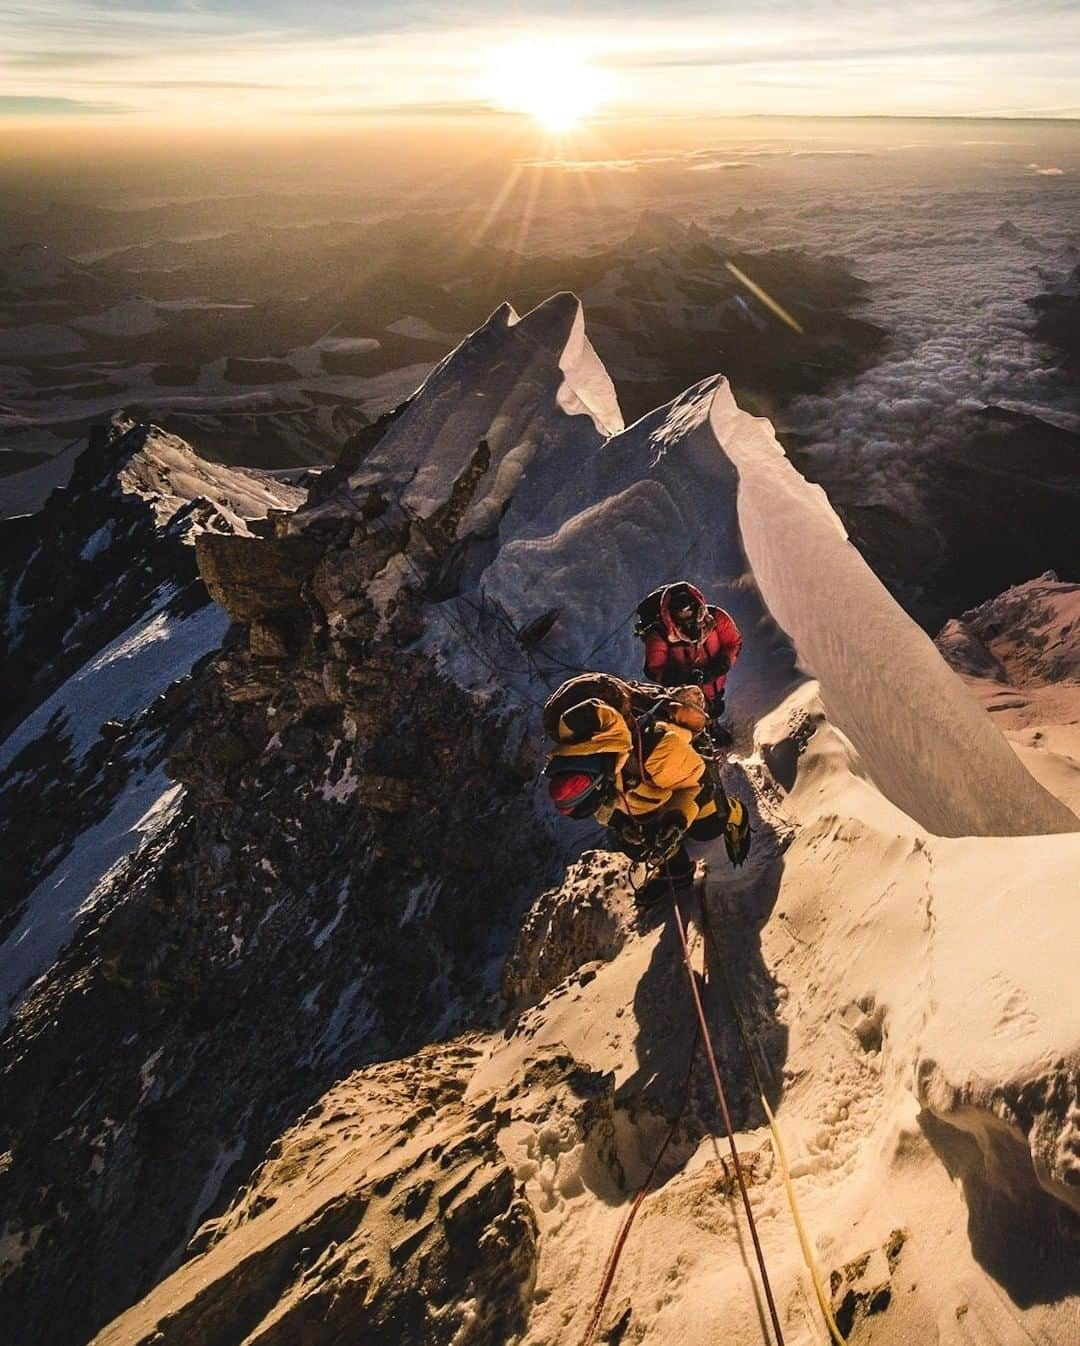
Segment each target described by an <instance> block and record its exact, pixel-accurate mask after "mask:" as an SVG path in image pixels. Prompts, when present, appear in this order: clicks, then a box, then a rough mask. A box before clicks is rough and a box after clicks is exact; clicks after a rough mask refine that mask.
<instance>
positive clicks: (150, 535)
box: [0, 417, 301, 1015]
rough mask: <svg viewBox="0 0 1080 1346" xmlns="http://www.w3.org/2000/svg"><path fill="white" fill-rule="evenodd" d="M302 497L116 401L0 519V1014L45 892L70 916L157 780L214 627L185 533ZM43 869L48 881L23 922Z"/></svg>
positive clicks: (32, 969) (18, 984) (210, 529)
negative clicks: (131, 417)
mask: <svg viewBox="0 0 1080 1346" xmlns="http://www.w3.org/2000/svg"><path fill="white" fill-rule="evenodd" d="M300 498H301V495H300V492H299V491H297V490H296V489H295V488H294V487H291V486H288V485H286V484H284V483H282V482H278V481H276V480H274V479H272V478H269V477H267V476H265V475H259V474H248V473H244V472H237V471H230V470H228V469H222V468H218V467H215V466H214V465H212V464H210V463H207V462H205V461H204V460H202V459H200V458H199V457H198V455H197V454H196V453H195V452H194V451H193V450H192V449H191V448H190V446H188V445H186V444H184V443H183V442H182V441H180V440H177V439H175V438H174V437H172V436H169V435H166V434H164V432H162V431H161V430H160V429H158V428H157V427H155V426H148V425H133V424H132V423H131V422H130V421H128V420H126V419H125V418H122V417H117V418H115V419H114V421H113V422H112V424H110V425H109V426H102V427H99V428H98V432H97V433H95V434H94V435H93V436H92V437H91V442H90V443H89V445H88V446H87V448H86V449H85V450H84V452H83V453H82V454H81V455H80V456H79V457H78V458H77V459H76V460H75V465H74V471H73V475H72V480H71V484H70V485H69V486H68V487H67V488H66V489H64V490H58V491H55V492H54V493H53V495H52V496H51V497H50V499H49V500H48V501H47V503H46V504H45V506H44V508H43V509H42V510H41V511H40V512H38V513H37V514H34V515H30V516H27V517H23V518H16V519H12V520H8V521H6V522H5V523H4V524H3V525H0V549H2V557H0V611H2V612H3V616H4V620H5V624H6V628H7V637H8V639H7V641H6V644H5V645H4V647H3V651H2V654H0V688H2V691H0V721H3V720H4V719H6V721H7V723H6V724H4V723H2V722H0V848H2V851H3V854H4V857H5V883H4V885H3V896H2V899H0V939H7V938H8V937H11V938H12V940H13V943H14V945H15V946H17V947H15V949H14V951H13V949H12V948H8V949H5V951H4V956H3V959H2V960H0V968H2V971H0V1015H2V1014H3V1013H4V1012H5V1011H6V1008H7V1001H8V998H9V996H11V995H12V994H14V993H16V992H18V991H19V990H21V989H22V983H23V982H25V980H26V979H27V976H29V977H32V976H35V975H37V973H38V972H41V971H44V968H45V966H46V965H47V962H48V958H47V956H46V955H45V953H44V952H43V954H42V957H41V958H34V957H32V958H31V959H30V961H29V963H27V964H26V966H25V967H23V966H22V962H23V960H22V959H21V958H20V956H19V954H20V950H23V951H25V950H26V949H27V948H28V947H30V946H33V945H34V942H35V939H36V938H37V937H38V935H39V934H40V932H41V930H42V928H43V927H45V926H48V925H49V922H50V920H52V921H53V922H54V924H55V925H56V926H57V929H56V933H55V936H54V938H53V943H54V945H55V947H56V948H59V946H60V944H61V943H62V942H63V938H64V935H65V931H64V930H63V929H61V928H59V927H60V926H61V925H63V922H62V921H61V922H57V921H56V915H57V912H56V907H57V905H58V904H59V905H60V906H65V905H66V907H67V909H68V911H69V912H70V915H71V917H72V918H73V917H74V913H75V911H76V909H77V908H78V905H79V903H80V902H81V901H82V900H84V899H87V898H89V897H90V895H91V890H92V889H93V887H94V884H95V882H96V876H97V874H100V873H104V872H105V870H107V868H108V866H109V864H110V863H111V861H112V859H113V858H117V859H118V858H119V857H120V856H121V855H122V854H124V853H126V851H128V850H131V849H133V848H134V845H135V840H134V838H135V837H136V836H137V834H138V833H137V829H138V824H139V820H140V817H141V816H142V815H143V814H144V812H145V811H146V809H148V808H149V807H150V806H151V804H152V803H153V801H154V799H156V798H159V797H160V796H161V795H162V794H163V793H164V791H165V790H167V788H168V787H167V783H166V782H165V780H164V778H163V777H162V776H161V765H162V763H163V760H164V758H165V756H166V754H167V753H168V751H169V750H170V749H171V747H172V744H173V742H174V740H175V738H176V736H177V734H178V733H179V732H180V730H181V729H182V728H183V727H184V726H183V723H182V721H181V720H180V719H177V718H176V717H175V715H174V712H177V713H179V709H180V706H181V704H182V702H183V700H184V694H183V693H182V692H181V691H178V689H175V688H172V687H170V684H171V683H173V682H174V680H175V679H177V678H181V679H182V678H183V677H184V676H185V675H186V674H187V673H188V671H189V670H190V668H191V667H192V665H193V663H195V662H197V661H198V659H199V658H201V657H202V656H204V655H205V654H206V653H207V652H209V651H210V650H212V649H215V648H216V647H217V646H218V644H219V643H220V638H221V634H222V632H223V630H224V629H225V623H224V621H223V620H222V618H221V616H220V615H219V613H218V611H217V609H215V608H214V606H213V605H212V604H211V602H210V600H209V597H208V595H207V592H206V588H205V586H204V584H203V582H202V580H201V579H200V577H199V575H198V572H197V569H196V564H195V550H194V546H193V543H194V541H195V539H196V537H198V536H199V535H200V534H202V533H214V534H218V535H221V536H223V537H224V536H225V535H229V536H231V535H233V534H235V533H238V532H242V533H247V531H248V521H249V520H253V519H255V518H257V517H258V516H260V515H265V514H266V513H267V511H268V510H270V509H273V508H275V507H276V508H278V509H280V508H281V507H283V506H295V504H296V503H297V502H298V501H299V500H300ZM54 693H55V697H54ZM50 698H53V699H50ZM35 708H36V713H33V712H35ZM155 783H156V785H157V786H158V787H159V788H157V790H156V794H155ZM92 828H98V829H99V831H100V832H101V835H99V836H98V837H97V840H96V841H95V840H93V837H92V834H91V829H92ZM132 829H136V830H135V831H134V833H133V832H132ZM125 833H127V834H128V835H129V836H132V839H131V841H130V842H125V840H124V835H125ZM83 837H87V838H90V840H88V842H87V845H86V847H85V854H84V855H83V856H82V858H81V859H80V857H79V853H78V846H79V840H80V838H83ZM94 865H96V866H97V869H96V871H94V873H91V870H93V867H94ZM41 884H47V885H48V884H51V885H52V892H51V893H44V894H43V895H41V902H39V904H38V905H39V906H41V907H42V908H43V910H41V911H39V912H38V913H37V914H36V915H33V914H32V915H30V916H28V917H27V920H28V924H27V925H26V926H25V928H23V929H21V930H20V929H19V928H18V926H19V922H20V921H21V920H22V919H23V918H24V916H27V908H28V903H29V902H30V899H31V897H32V894H33V893H34V890H35V889H36V888H38V886H39V885H41ZM80 884H82V888H83V890H82V892H81V894H80V893H79V892H77V891H76V890H77V889H78V888H79V886H80ZM54 898H55V899H56V901H54V900H53V899H54Z"/></svg>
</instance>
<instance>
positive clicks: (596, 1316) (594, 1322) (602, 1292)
mask: <svg viewBox="0 0 1080 1346" xmlns="http://www.w3.org/2000/svg"><path fill="white" fill-rule="evenodd" d="M703 966H704V964H703ZM700 1032H701V1030H700V1028H699V1027H697V1026H696V1025H695V1028H694V1040H693V1042H692V1043H691V1044H690V1059H689V1061H688V1062H687V1066H686V1079H685V1081H684V1083H683V1097H682V1102H681V1103H680V1104H679V1110H678V1112H677V1113H676V1114H675V1116H674V1118H673V1119H672V1122H671V1125H670V1126H669V1127H668V1133H667V1135H666V1136H665V1137H664V1143H663V1144H662V1145H661V1146H660V1149H659V1150H658V1151H657V1154H656V1158H655V1159H654V1160H653V1162H652V1168H650V1169H649V1173H648V1176H647V1177H646V1179H645V1181H644V1182H643V1183H642V1185H641V1187H640V1189H639V1191H638V1194H637V1196H636V1197H634V1201H633V1204H632V1205H631V1207H630V1209H629V1210H628V1211H627V1213H626V1216H625V1217H624V1219H623V1222H622V1224H621V1225H620V1226H619V1232H618V1233H617V1234H616V1235H615V1242H614V1243H613V1244H612V1245H611V1251H610V1252H609V1253H608V1258H607V1262H606V1263H605V1265H604V1275H603V1277H602V1279H601V1281H600V1289H599V1290H598V1291H597V1294H596V1300H595V1301H594V1303H593V1310H592V1315H591V1317H590V1318H589V1325H588V1327H587V1328H586V1329H585V1336H584V1338H583V1339H582V1343H581V1346H591V1344H592V1341H593V1339H594V1338H595V1336H596V1332H597V1329H598V1328H599V1326H600V1319H601V1317H602V1315H603V1312H604V1305H605V1304H606V1303H607V1297H608V1294H609V1293H610V1291H611V1286H612V1283H613V1282H614V1280H615V1271H616V1269H617V1267H618V1265H619V1258H620V1257H621V1256H622V1250H623V1245H624V1244H625V1243H626V1240H627V1238H628V1237H629V1235H630V1226H631V1225H632V1224H633V1223H634V1217H635V1216H636V1215H637V1213H638V1209H639V1208H640V1206H641V1203H642V1202H643V1201H644V1200H645V1197H646V1196H647V1195H648V1192H649V1188H650V1187H651V1186H652V1182H653V1178H655V1177H656V1171H657V1169H658V1168H659V1167H660V1161H661V1160H662V1159H663V1157H664V1155H665V1154H666V1153H667V1148H668V1146H669V1145H670V1144H671V1142H672V1140H673V1139H674V1137H675V1131H676V1129H677V1128H678V1125H679V1122H680V1121H681V1120H682V1115H683V1113H684V1112H685V1111H686V1105H687V1103H688V1102H689V1101H690V1081H691V1080H692V1078H693V1075H694V1055H695V1053H696V1052H697V1045H698V1037H699V1035H700Z"/></svg>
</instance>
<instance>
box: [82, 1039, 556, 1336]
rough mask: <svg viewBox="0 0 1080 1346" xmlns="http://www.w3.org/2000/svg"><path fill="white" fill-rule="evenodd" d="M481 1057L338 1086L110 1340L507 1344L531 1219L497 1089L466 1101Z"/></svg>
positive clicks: (459, 1055) (457, 1047)
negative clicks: (501, 1121) (501, 1131)
mask: <svg viewBox="0 0 1080 1346" xmlns="http://www.w3.org/2000/svg"><path fill="white" fill-rule="evenodd" d="M476 1056H477V1052H476V1051H475V1050H473V1049H472V1047H471V1046H470V1045H469V1043H468V1041H467V1040H466V1041H463V1042H461V1041H459V1042H457V1043H453V1044H450V1045H449V1046H446V1047H436V1048H430V1049H426V1050H424V1051H422V1052H420V1053H418V1054H417V1055H416V1056H414V1057H412V1058H410V1059H408V1060H406V1061H394V1062H388V1063H385V1064H382V1065H377V1066H372V1067H369V1068H368V1069H366V1070H363V1071H360V1072H358V1073H357V1074H355V1075H353V1076H351V1077H350V1078H349V1079H347V1080H345V1081H343V1082H342V1083H341V1084H340V1085H338V1086H336V1087H335V1088H334V1089H333V1090H331V1091H330V1093H329V1094H327V1095H326V1097H325V1098H323V1099H321V1100H320V1102H319V1103H318V1105H317V1106H316V1107H315V1108H313V1109H312V1110H311V1111H310V1112H309V1113H308V1114H307V1115H306V1116H305V1117H304V1118H302V1119H301V1121H300V1122H299V1123H298V1125H297V1126H296V1127H295V1128H294V1129H293V1130H292V1131H290V1132H289V1133H287V1134H286V1135H284V1136H283V1137H282V1138H281V1139H280V1141H278V1142H276V1143H275V1144H274V1146H273V1147H272V1150H271V1153H270V1156H269V1157H268V1158H267V1160H266V1162H265V1163H264V1164H263V1165H262V1167H261V1168H260V1169H259V1171H258V1173H256V1174H255V1176H254V1178H253V1180H252V1183H251V1185H250V1187H249V1188H248V1189H247V1190H246V1191H245V1192H244V1193H243V1195H242V1196H241V1197H240V1198H239V1199H238V1200H237V1202H236V1203H235V1205H234V1206H233V1208H232V1209H231V1210H230V1211H228V1212H227V1213H226V1214H225V1215H223V1216H222V1217H221V1218H220V1219H219V1220H215V1221H210V1222H208V1223H207V1224H206V1225H205V1226H204V1227H203V1229H202V1230H201V1231H200V1233H199V1236H198V1239H197V1240H195V1241H194V1243H193V1251H194V1252H195V1254H196V1255H195V1257H194V1258H193V1260H192V1261H191V1262H189V1263H188V1264H187V1265H186V1266H185V1267H182V1268H181V1269H180V1270H179V1271H178V1272H177V1273H176V1275H175V1276H174V1277H173V1278H172V1280H171V1281H170V1282H168V1283H167V1284H166V1285H165V1286H163V1287H162V1291H161V1293H157V1292H155V1293H152V1294H151V1295H150V1296H149V1297H148V1299H147V1300H146V1302H145V1303H142V1304H139V1305H137V1306H136V1307H135V1308H134V1309H133V1310H132V1311H131V1312H130V1313H129V1314H127V1315H125V1316H124V1317H123V1318H121V1319H120V1320H119V1321H118V1322H117V1323H114V1324H112V1325H111V1326H110V1327H109V1328H107V1329H106V1331H105V1332H104V1333H103V1334H102V1336H101V1338H100V1342H101V1346H107V1343H109V1342H110V1341H146V1342H150V1341H153V1342H155V1343H157V1346H168V1344H169V1343H175V1346H233V1343H235V1342H238V1341H240V1340H241V1339H242V1338H243V1337H245V1336H247V1335H248V1334H249V1333H257V1335H258V1339H259V1340H260V1341H263V1342H266V1343H267V1344H268V1346H270V1343H280V1346H288V1343H293V1342H297V1341H304V1342H310V1343H320V1344H321V1343H325V1344H326V1346H329V1344H330V1343H335V1342H342V1341H371V1342H405V1341H417V1342H419V1341H423V1342H429V1343H432V1344H433V1346H450V1343H451V1342H453V1341H460V1340H462V1335H463V1334H464V1333H466V1332H467V1333H468V1340H469V1341H472V1342H476V1343H479V1344H480V1346H498V1344H499V1343H501V1342H504V1341H506V1340H507V1339H508V1337H509V1336H511V1335H513V1334H514V1333H516V1332H519V1331H521V1330H522V1329H523V1327H524V1326H525V1319H526V1315H527V1310H526V1307H525V1306H526V1303H527V1298H528V1294H529V1292H530V1290H531V1288H532V1282H533V1279H534V1277H535V1267H536V1222H535V1217H534V1215H533V1212H532V1208H531V1207H530V1205H529V1203H528V1201H526V1200H525V1199H524V1198H523V1197H522V1196H521V1195H520V1194H519V1193H518V1191H517V1185H516V1183H515V1181H514V1176H513V1174H512V1172H511V1170H510V1168H509V1167H508V1165H507V1163H506V1161H505V1159H504V1158H503V1155H502V1153H501V1151H500V1149H499V1147H498V1145H497V1143H496V1132H497V1121H496V1119H495V1107H494V1103H495V1100H494V1099H492V1098H490V1097H488V1098H486V1099H484V1100H482V1101H480V1102H466V1101H465V1100H464V1097H463V1096H464V1091H465V1085H466V1083H467V1080H468V1071H469V1068H470V1067H471V1065H472V1063H473V1061H474V1059H475V1057H476ZM238 1245H242V1246H243V1247H244V1249H245V1253H244V1255H241V1256H238V1255H237V1247H238ZM196 1287H197V1288H196ZM178 1301H179V1303H178Z"/></svg>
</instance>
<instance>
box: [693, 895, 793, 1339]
mask: <svg viewBox="0 0 1080 1346" xmlns="http://www.w3.org/2000/svg"><path fill="white" fill-rule="evenodd" d="M672 907H673V908H674V911H675V928H676V929H677V930H678V932H679V942H680V943H681V944H682V952H683V962H684V963H685V965H686V975H687V976H688V977H689V979H690V992H691V994H692V995H693V997H694V1008H695V1010H696V1011H697V1018H698V1025H699V1027H700V1029H701V1035H702V1039H703V1040H704V1043H705V1055H706V1057H707V1058H708V1062H709V1070H710V1071H711V1072H712V1077H713V1086H714V1088H715V1089H716V1101H717V1102H718V1103H719V1105H720V1115H721V1117H722V1118H723V1119H724V1129H725V1130H726V1132H727V1138H728V1144H729V1146H730V1147H731V1158H732V1161H733V1162H734V1165H735V1176H736V1178H738V1180H739V1191H740V1192H741V1193H742V1199H743V1206H744V1208H745V1210H746V1219H747V1222H748V1223H749V1225H750V1237H751V1238H752V1239H753V1241H754V1253H755V1255H756V1256H757V1264H758V1271H759V1272H760V1273H761V1284H762V1286H763V1287H764V1290H765V1299H766V1301H767V1303H768V1305H769V1316H770V1317H771V1319H772V1325H773V1332H774V1333H775V1334H776V1346H784V1332H783V1329H782V1328H781V1326H780V1316H779V1314H778V1313H777V1311H776V1303H775V1301H774V1299H773V1293H772V1286H771V1285H770V1284H769V1273H768V1272H767V1271H766V1270H765V1254H764V1253H763V1252H762V1249H761V1240H760V1239H759V1238H758V1232H757V1225H756V1223H755V1222H754V1212H753V1209H752V1208H751V1206H750V1195H749V1193H748V1192H747V1190H746V1179H745V1178H744V1177H743V1171H742V1162H741V1161H740V1159H739V1151H738V1149H737V1148H736V1145H735V1132H734V1129H733V1128H732V1125H731V1115H730V1114H729V1112H728V1106H727V1099H726V1098H725V1097H724V1086H723V1085H722V1084H721V1082H720V1071H719V1069H718V1068H717V1065H716V1056H715V1055H714V1054H713V1048H712V1042H711V1040H710V1038H709V1026H708V1023H707V1022H706V1019H705V1010H704V1008H703V1006H702V1003H701V992H700V991H699V990H698V984H697V979H696V977H695V976H694V965H693V962H692V961H691V958H690V946H689V945H688V944H687V942H686V929H685V927H684V926H683V919H682V913H681V912H680V911H679V903H678V900H677V899H676V898H675V892H674V884H673V885H672Z"/></svg>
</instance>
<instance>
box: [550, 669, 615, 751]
mask: <svg viewBox="0 0 1080 1346" xmlns="http://www.w3.org/2000/svg"><path fill="white" fill-rule="evenodd" d="M583 701H602V702H603V703H604V705H605V706H611V707H612V709H614V710H617V711H618V712H619V714H620V715H621V716H622V717H623V719H624V720H625V721H626V722H627V724H629V725H631V726H633V721H634V704H633V694H632V691H631V687H630V684H629V683H627V682H624V681H623V680H622V678H617V677H615V675H614V674H613V673H579V674H578V675H577V677H576V678H569V679H568V680H567V681H566V682H564V683H563V684H562V686H561V687H558V688H556V689H555V691H554V692H552V694H551V695H550V696H549V697H548V699H547V700H546V701H545V702H544V711H543V721H544V731H545V733H546V734H547V736H548V738H550V739H552V740H553V742H555V743H558V741H559V721H560V720H561V719H562V717H563V716H564V715H565V714H566V712H567V711H568V710H570V709H572V707H574V706H580V705H581V703H582V702H583Z"/></svg>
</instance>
